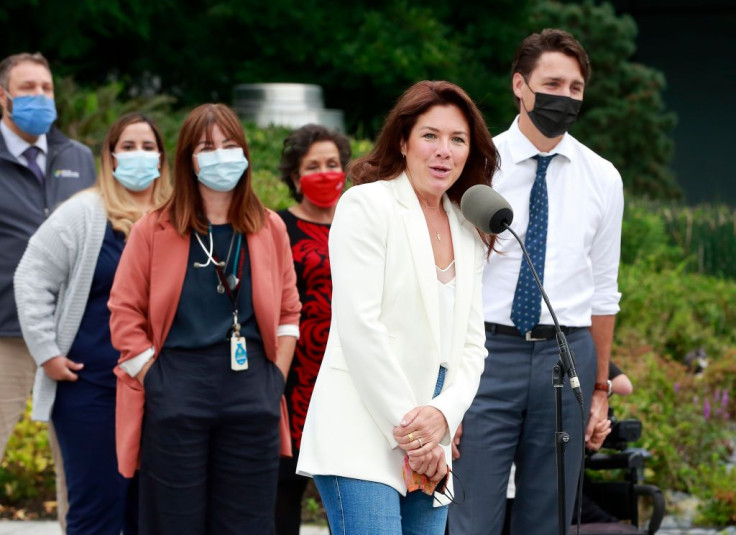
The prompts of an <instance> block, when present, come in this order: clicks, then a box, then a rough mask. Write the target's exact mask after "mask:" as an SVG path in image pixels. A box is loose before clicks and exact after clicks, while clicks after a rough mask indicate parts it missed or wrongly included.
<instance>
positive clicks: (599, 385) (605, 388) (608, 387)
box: [593, 379, 613, 398]
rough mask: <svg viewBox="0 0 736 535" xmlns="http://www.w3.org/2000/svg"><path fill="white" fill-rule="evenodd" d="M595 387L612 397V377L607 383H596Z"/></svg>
mask: <svg viewBox="0 0 736 535" xmlns="http://www.w3.org/2000/svg"><path fill="white" fill-rule="evenodd" d="M593 389H594V390H602V391H603V392H605V393H606V394H608V397H609V398H610V397H611V395H612V394H613V383H612V382H611V380H610V379H608V380H607V381H606V382H605V383H596V384H595V386H594V387H593Z"/></svg>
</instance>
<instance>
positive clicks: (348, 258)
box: [297, 174, 487, 494]
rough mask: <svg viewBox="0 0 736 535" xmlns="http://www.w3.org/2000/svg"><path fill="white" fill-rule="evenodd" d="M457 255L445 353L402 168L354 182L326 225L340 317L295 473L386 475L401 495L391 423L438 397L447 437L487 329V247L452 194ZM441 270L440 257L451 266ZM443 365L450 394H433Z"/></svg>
mask: <svg viewBox="0 0 736 535" xmlns="http://www.w3.org/2000/svg"><path fill="white" fill-rule="evenodd" d="M443 206H444V209H445V211H446V212H447V215H448V218H449V222H450V230H451V233H452V241H453V248H454V255H455V270H456V278H455V285H456V286H455V304H454V310H453V314H452V325H450V326H447V327H449V328H448V329H447V332H448V333H450V336H451V340H452V342H451V350H450V353H449V354H448V355H441V354H440V347H441V346H440V321H441V320H440V308H439V307H440V303H439V297H438V287H437V286H438V284H439V283H438V281H437V273H436V270H435V264H434V256H433V253H432V244H431V241H430V236H429V233H428V231H427V224H426V222H425V219H424V216H423V214H422V209H421V207H420V205H419V201H418V199H417V196H416V194H415V193H414V191H413V188H412V186H411V183H410V182H409V180H408V178H407V177H406V175H405V174H402V175H400V176H399V177H397V178H396V179H394V180H389V181H378V182H374V183H370V184H365V185H361V186H355V187H353V188H351V189H350V190H348V191H347V192H346V193H345V194H344V195H343V196H342V198H341V199H340V202H339V203H338V206H337V211H336V214H335V219H334V222H333V224H332V227H331V229H330V263H331V266H332V281H333V294H332V324H331V326H330V334H329V340H328V342H327V348H326V351H325V356H324V360H323V362H322V367H321V369H320V372H319V376H318V378H317V383H316V385H315V389H314V394H313V396H312V400H311V403H310V407H309V411H308V413H307V418H306V423H305V427H304V435H303V438H302V447H301V450H300V453H299V464H298V469H297V471H298V472H299V473H302V474H306V475H319V474H322V475H339V476H345V477H352V478H359V479H364V480H369V481H377V482H380V483H385V484H387V485H390V486H391V487H393V488H395V489H396V490H398V491H399V492H401V493H402V494H405V493H406V485H405V484H404V480H403V477H402V468H401V467H402V461H403V457H404V452H403V450H401V449H400V448H398V446H397V444H396V441H395V440H394V437H393V427H394V426H397V425H398V424H399V422H400V421H401V419H402V417H403V416H404V415H405V414H406V413H407V412H408V411H409V410H411V409H412V408H414V407H416V406H420V405H431V406H434V407H436V408H437V409H439V410H440V411H441V412H442V413H443V414H444V416H445V418H446V419H447V422H448V425H449V432H448V433H447V434H446V435H445V437H443V439H442V441H441V443H442V445H443V446H445V455H446V458H447V462H448V464H449V463H450V461H451V457H450V448H449V444H450V439H451V436H452V435H454V433H455V430H456V429H457V427H458V425H459V424H460V422H461V421H462V418H463V415H464V413H465V411H466V410H467V408H468V407H469V406H470V404H471V402H472V400H473V397H474V396H475V393H476V392H477V390H478V385H479V382H480V376H481V373H482V372H483V365H484V362H483V361H484V359H485V357H486V354H487V352H486V349H485V329H484V326H483V315H482V303H481V277H482V273H483V265H484V261H485V254H484V253H485V246H484V245H483V243H482V241H481V240H480V238H479V236H478V234H477V232H476V230H475V228H474V227H473V226H472V225H471V224H470V223H469V222H467V221H466V220H465V218H464V217H463V216H462V214H461V212H460V210H459V208H458V207H457V206H455V205H454V204H452V203H451V202H450V200H449V199H448V198H447V197H446V196H445V197H444V198H443ZM443 267H444V266H443ZM440 365H442V366H445V367H446V368H447V375H446V378H445V383H444V387H443V389H442V392H441V393H440V394H439V396H437V397H436V398H434V399H433V398H432V395H433V393H434V389H435V385H436V383H437V374H438V372H439V368H440Z"/></svg>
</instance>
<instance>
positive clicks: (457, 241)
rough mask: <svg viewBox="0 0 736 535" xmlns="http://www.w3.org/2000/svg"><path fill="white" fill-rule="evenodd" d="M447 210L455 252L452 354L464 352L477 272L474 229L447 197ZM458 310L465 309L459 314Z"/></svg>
mask: <svg viewBox="0 0 736 535" xmlns="http://www.w3.org/2000/svg"><path fill="white" fill-rule="evenodd" d="M444 203H445V210H447V215H448V219H449V221H450V232H451V233H452V245H453V250H454V254H455V274H456V275H455V313H454V314H453V321H454V324H453V326H452V345H451V347H452V353H451V355H450V356H451V357H452V356H456V355H460V354H462V343H463V341H464V340H465V329H466V326H467V324H468V317H469V311H470V303H471V300H472V297H473V296H472V293H473V277H474V274H475V243H474V231H473V232H468V231H467V229H464V228H463V227H464V226H465V225H467V223H465V222H464V218H463V217H462V216H461V215H460V212H459V209H458V208H457V207H456V206H455V205H454V204H452V201H450V199H448V198H447V197H445V199H444ZM458 311H464V312H463V313H462V315H458Z"/></svg>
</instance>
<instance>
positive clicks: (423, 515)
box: [314, 367, 447, 535]
mask: <svg viewBox="0 0 736 535" xmlns="http://www.w3.org/2000/svg"><path fill="white" fill-rule="evenodd" d="M446 372H447V369H446V368H443V367H440V369H439V373H438V375H437V384H436V385H435V388H434V393H433V395H432V397H433V398H436V397H437V396H438V395H439V394H440V392H442V386H443V385H444V382H445V374H446ZM314 483H315V484H316V485H317V490H319V495H320V497H321V498H322V505H324V507H325V511H327V518H328V520H329V521H330V530H331V531H332V534H333V535H363V534H365V535H374V534H376V533H380V534H381V535H444V533H445V524H446V523H447V506H442V507H434V505H433V504H434V497H433V496H429V495H427V494H424V493H423V492H422V491H419V490H416V491H414V492H409V493H407V494H406V496H402V495H401V494H399V493H398V492H397V491H396V490H395V489H394V488H392V487H389V486H388V485H384V484H383V483H376V482H375V481H365V480H362V479H352V478H349V477H341V476H314Z"/></svg>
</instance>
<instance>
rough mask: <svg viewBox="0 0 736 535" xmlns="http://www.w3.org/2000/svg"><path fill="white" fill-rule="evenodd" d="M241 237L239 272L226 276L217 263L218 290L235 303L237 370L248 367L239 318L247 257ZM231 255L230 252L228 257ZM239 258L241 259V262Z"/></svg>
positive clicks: (233, 342)
mask: <svg viewBox="0 0 736 535" xmlns="http://www.w3.org/2000/svg"><path fill="white" fill-rule="evenodd" d="M241 239H242V235H238V248H237V252H236V256H235V262H234V266H233V267H235V265H237V274H236V273H232V274H231V275H228V276H227V277H226V276H225V274H224V273H223V272H222V269H221V268H220V266H219V265H218V264H217V263H216V264H215V270H216V271H217V277H218V279H219V281H220V284H219V286H218V292H220V288H222V290H223V291H224V292H225V293H227V296H228V297H229V298H230V301H231V302H232V304H233V333H232V335H230V368H231V369H232V370H233V371H236V372H239V371H243V370H247V369H248V348H247V347H246V345H245V337H244V336H241V335H240V321H239V319H238V307H237V302H238V294H239V293H240V283H241V276H242V272H243V260H244V258H245V255H242V256H241V255H240V243H241ZM229 256H230V255H229V254H228V257H229ZM238 259H240V261H239V262H238ZM226 263H227V262H226ZM220 293H222V292H220Z"/></svg>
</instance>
